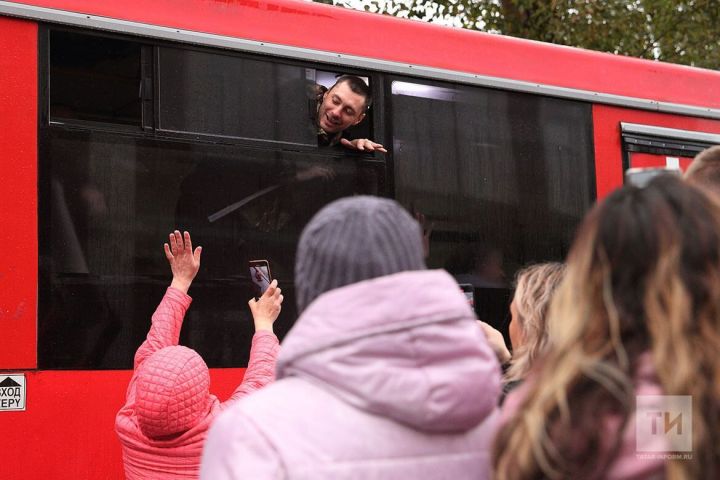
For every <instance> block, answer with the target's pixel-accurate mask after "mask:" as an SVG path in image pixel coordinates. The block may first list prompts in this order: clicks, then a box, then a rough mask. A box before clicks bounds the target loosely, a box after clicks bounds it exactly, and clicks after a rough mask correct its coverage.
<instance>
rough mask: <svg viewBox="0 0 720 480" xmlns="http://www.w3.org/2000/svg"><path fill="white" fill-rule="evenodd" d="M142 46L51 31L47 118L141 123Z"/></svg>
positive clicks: (138, 124)
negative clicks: (48, 114)
mask: <svg viewBox="0 0 720 480" xmlns="http://www.w3.org/2000/svg"><path fill="white" fill-rule="evenodd" d="M140 57H141V45H140V44H139V43H135V42H128V41H125V40H118V39H114V38H106V37H100V36H91V35H84V34H77V33H73V32H66V31H51V32H50V89H49V92H50V118H51V120H80V121H90V122H104V123H113V124H121V125H136V126H138V127H140V125H141V116H142V112H141V108H142V103H141V98H140V75H141V74H140V70H141V69H140V64H141V60H140Z"/></svg>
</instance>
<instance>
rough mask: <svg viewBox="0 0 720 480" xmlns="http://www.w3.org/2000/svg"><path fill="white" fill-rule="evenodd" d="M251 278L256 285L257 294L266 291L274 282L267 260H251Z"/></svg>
mask: <svg viewBox="0 0 720 480" xmlns="http://www.w3.org/2000/svg"><path fill="white" fill-rule="evenodd" d="M249 266H250V280H251V281H252V283H253V285H255V291H256V293H257V296H260V295H262V294H263V293H265V290H267V288H268V287H269V286H270V282H272V276H271V275H270V264H269V263H268V261H267V260H250V263H249Z"/></svg>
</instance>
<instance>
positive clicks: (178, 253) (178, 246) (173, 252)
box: [164, 230, 202, 293]
mask: <svg viewBox="0 0 720 480" xmlns="http://www.w3.org/2000/svg"><path fill="white" fill-rule="evenodd" d="M164 247H165V258H167V260H168V262H169V263H170V270H172V274H173V279H172V283H171V284H170V286H171V287H173V288H177V289H178V290H180V291H181V292H183V293H187V292H188V289H189V288H190V284H192V281H193V279H194V278H195V275H197V272H198V270H199V269H200V254H201V253H202V247H197V248H196V249H195V251H194V252H193V249H192V241H191V240H190V234H189V233H188V232H185V234H184V238H183V235H180V232H179V231H178V230H175V231H174V232H173V233H171V234H170V245H168V244H167V243H166V244H165V245H164Z"/></svg>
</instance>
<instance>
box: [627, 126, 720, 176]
mask: <svg viewBox="0 0 720 480" xmlns="http://www.w3.org/2000/svg"><path fill="white" fill-rule="evenodd" d="M620 132H621V136H622V146H623V161H624V165H623V166H624V168H625V169H626V170H627V169H628V168H647V167H668V168H673V169H679V170H682V171H685V169H687V167H688V166H690V163H691V162H692V159H693V158H694V157H695V155H697V154H698V153H700V152H702V151H703V150H705V149H706V148H710V147H711V146H713V145H717V144H718V143H720V135H718V134H715V133H709V132H698V131H694V130H679V129H676V128H667V127H658V126H655V125H642V124H637V123H627V122H620Z"/></svg>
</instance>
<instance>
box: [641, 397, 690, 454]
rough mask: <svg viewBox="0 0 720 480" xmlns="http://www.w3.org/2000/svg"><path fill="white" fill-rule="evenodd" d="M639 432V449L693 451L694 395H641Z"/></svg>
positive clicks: (645, 451)
mask: <svg viewBox="0 0 720 480" xmlns="http://www.w3.org/2000/svg"><path fill="white" fill-rule="evenodd" d="M636 407H637V408H636V417H635V435H636V449H637V451H638V452H639V453H641V452H644V453H667V452H691V451H692V398H691V397H690V395H638V396H637V397H636Z"/></svg>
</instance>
